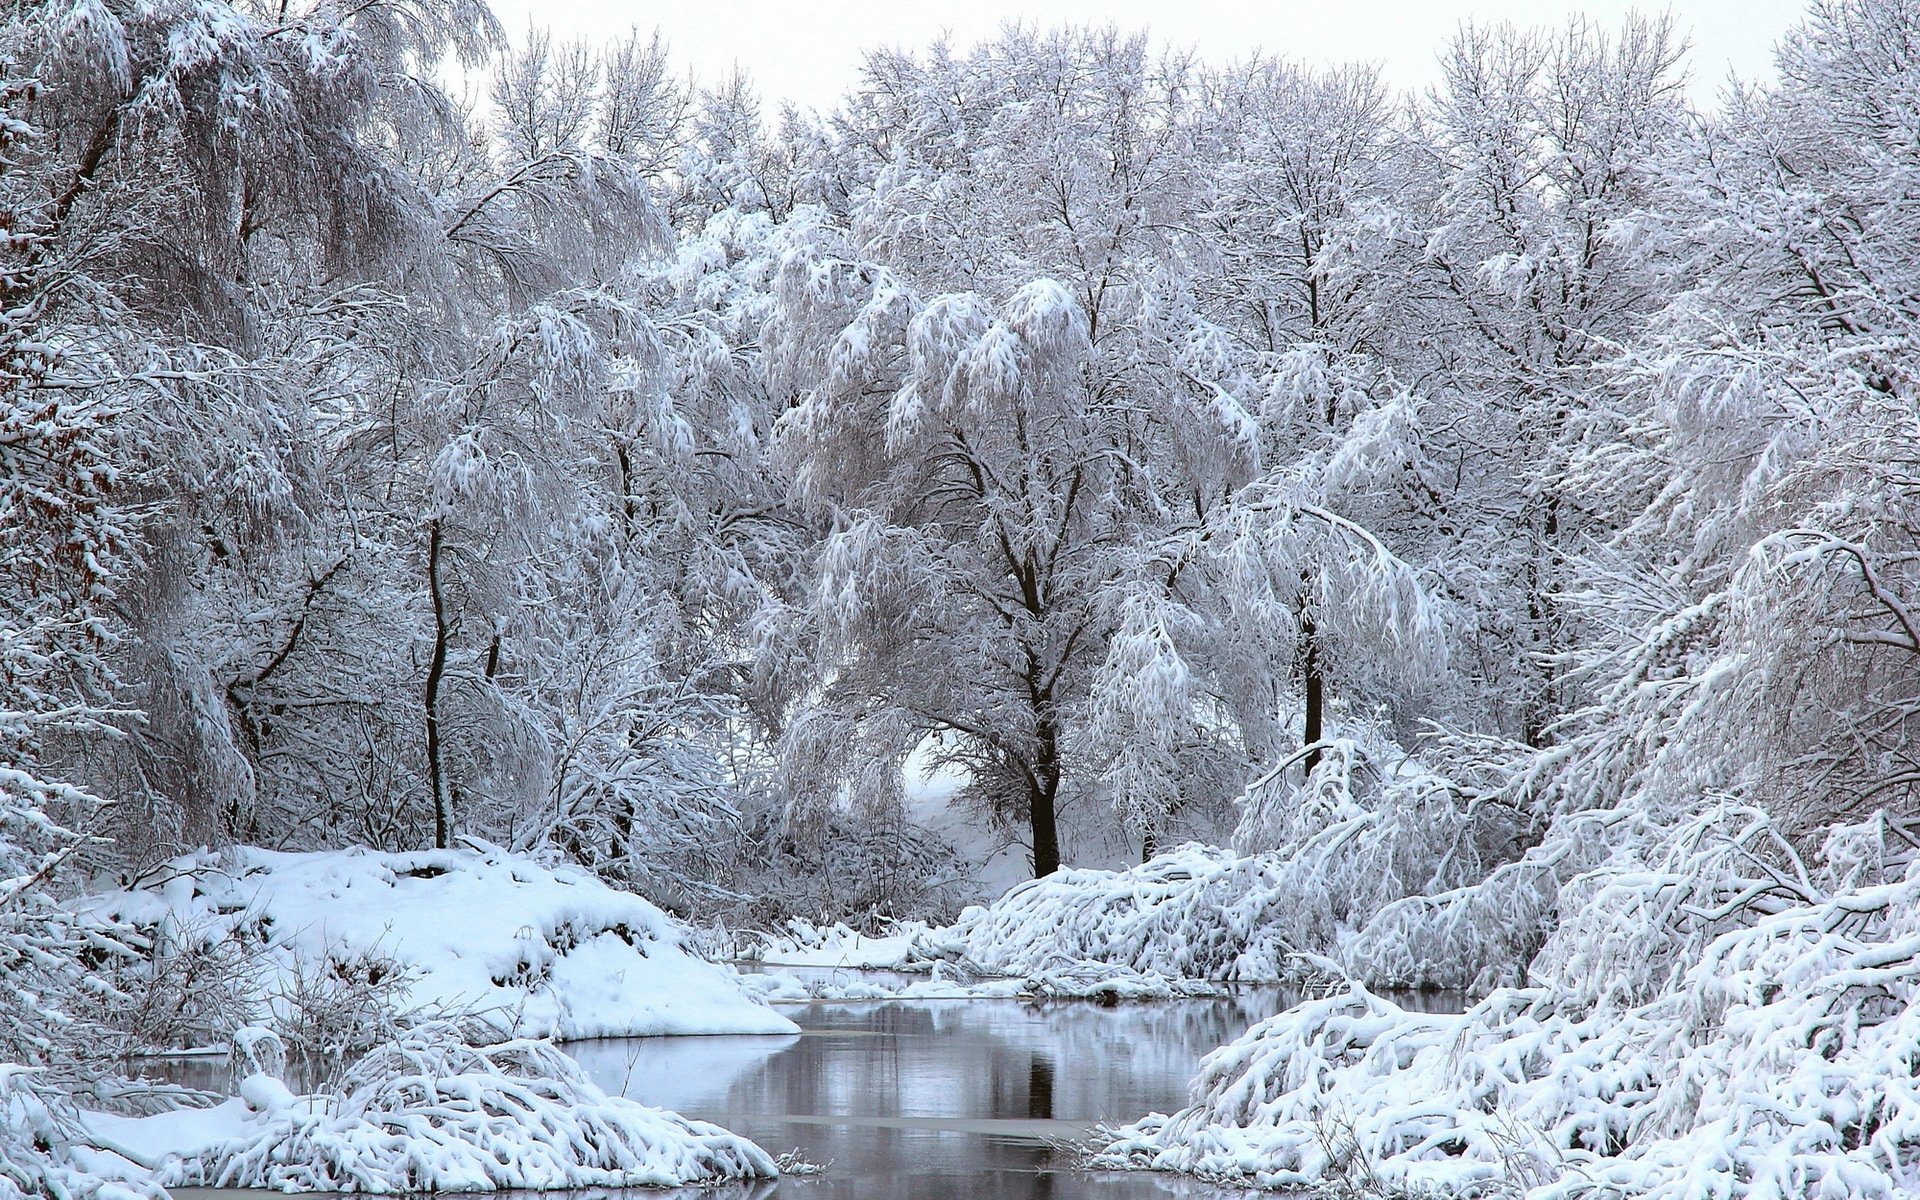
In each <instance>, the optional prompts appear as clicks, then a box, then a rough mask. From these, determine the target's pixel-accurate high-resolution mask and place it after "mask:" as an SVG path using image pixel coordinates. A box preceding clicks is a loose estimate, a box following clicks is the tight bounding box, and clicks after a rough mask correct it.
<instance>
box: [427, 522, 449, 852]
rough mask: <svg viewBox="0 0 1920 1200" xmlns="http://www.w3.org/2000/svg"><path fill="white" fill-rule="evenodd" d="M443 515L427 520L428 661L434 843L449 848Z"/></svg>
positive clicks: (428, 748)
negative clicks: (443, 737)
mask: <svg viewBox="0 0 1920 1200" xmlns="http://www.w3.org/2000/svg"><path fill="white" fill-rule="evenodd" d="M441 549H442V539H441V530H440V518H438V517H435V518H434V519H433V520H431V521H429V522H427V594H428V596H429V597H431V598H432V600H433V657H432V658H431V659H429V660H428V662H427V689H426V703H427V784H428V786H429V787H430V788H432V790H433V845H434V848H435V849H438V850H445V849H446V848H447V841H448V838H449V837H450V835H451V833H452V825H453V814H452V813H451V812H449V811H448V810H449V808H450V807H451V806H450V805H449V804H448V802H447V783H446V771H445V769H444V768H443V766H442V764H441V750H440V681H441V679H442V678H443V677H444V676H445V675H446V672H447V642H448V640H449V637H450V634H449V630H448V628H447V605H446V597H445V596H444V595H442V594H441V591H440V553H441Z"/></svg>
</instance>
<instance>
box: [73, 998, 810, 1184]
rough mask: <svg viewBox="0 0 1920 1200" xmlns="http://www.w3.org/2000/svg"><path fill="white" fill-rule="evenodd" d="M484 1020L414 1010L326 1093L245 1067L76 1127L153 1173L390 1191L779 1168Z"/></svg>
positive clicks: (749, 1174) (194, 1179)
mask: <svg viewBox="0 0 1920 1200" xmlns="http://www.w3.org/2000/svg"><path fill="white" fill-rule="evenodd" d="M484 1034H485V1031H484V1030H483V1029H475V1028H472V1027H465V1028H463V1027H462V1026H460V1025H459V1024H457V1023H455V1022H450V1021H435V1022H427V1023H424V1024H422V1025H419V1026H417V1027H415V1028H413V1029H411V1030H409V1031H407V1032H406V1033H405V1034H404V1035H402V1036H400V1037H399V1038H397V1039H395V1040H394V1041H392V1042H390V1043H388V1044H386V1045H383V1046H381V1047H379V1048H378V1049H376V1050H374V1051H373V1052H372V1053H370V1054H368V1055H367V1056H365V1057H364V1058H362V1059H360V1060H359V1061H358V1062H357V1063H355V1064H354V1065H353V1066H352V1067H351V1068H349V1069H348V1071H347V1073H346V1075H345V1077H344V1079H343V1081H342V1085H341V1087H340V1089H339V1091H338V1093H337V1094H329V1095H324V1096H295V1095H294V1094H293V1093H292V1092H290V1091H289V1090H288V1089H287V1087H286V1085H285V1084H284V1083H283V1082H281V1080H280V1079H279V1078H278V1077H277V1076H276V1075H274V1074H273V1073H271V1072H270V1071H259V1072H256V1073H255V1074H253V1075H250V1076H249V1077H247V1078H246V1079H245V1080H243V1081H242V1083H241V1085H240V1093H241V1097H242V1098H241V1099H238V1100H232V1101H228V1102H227V1103H226V1104H224V1105H221V1106H220V1107H219V1108H217V1109H214V1110H210V1111H207V1112H178V1113H169V1114H163V1115H161V1116H157V1117H150V1118H145V1119H139V1118H116V1117H109V1116H105V1115H102V1114H93V1115H92V1116H91V1118H90V1122H89V1125H90V1132H91V1134H92V1136H93V1139H94V1140H95V1141H96V1143H97V1144H99V1145H101V1146H104V1147H109V1148H112V1149H114V1150H117V1151H118V1153H119V1155H120V1156H121V1157H122V1158H124V1159H125V1160H128V1161H129V1162H131V1163H134V1164H137V1165H139V1166H141V1167H144V1168H146V1169H148V1170H150V1171H151V1172H152V1178H153V1179H154V1181H156V1182H157V1183H159V1184H162V1185H164V1186H168V1187H244V1188H271V1189H274V1190H276V1191H288V1192H311V1191H347V1192H369V1193H376V1194H386V1195H391V1194H396V1193H401V1192H419V1191H494V1190H499V1189H506V1188H524V1189H553V1188H578V1187H674V1186H681V1185H686V1184H696V1183H711V1182H717V1181H721V1180H728V1179H741V1178H756V1177H767V1176H773V1175H775V1174H777V1173H778V1167H777V1165H776V1163H775V1161H774V1159H773V1158H771V1157H770V1156H769V1155H768V1154H767V1153H766V1152H765V1151H763V1150H761V1149H760V1148H759V1147H758V1146H756V1145H754V1144H753V1143H752V1142H750V1141H748V1140H746V1139H745V1138H741V1137H738V1136H736V1135H734V1134H732V1133H729V1132H727V1131H726V1130H724V1129H721V1128H719V1127H718V1126H715V1125H710V1124H707V1123H706V1122H703V1121H694V1120H689V1119H687V1118H684V1117H681V1116H679V1115H678V1114H676V1113H672V1112H668V1111H665V1110H663V1109H657V1108H650V1107H648V1106H646V1105H643V1104H639V1103H637V1102H635V1101H632V1100H628V1099H626V1098H624V1097H620V1096H611V1095H609V1094H607V1093H606V1092H605V1091H603V1090H602V1089H601V1088H600V1087H599V1086H598V1085H596V1084H595V1083H593V1082H592V1080H590V1079H588V1078H587V1076H586V1075H585V1074H584V1073H583V1072H582V1071H581V1070H580V1068H579V1067H578V1066H577V1065H576V1064H575V1063H574V1061H573V1060H572V1059H571V1058H569V1057H568V1056H567V1055H565V1054H563V1053H561V1052H560V1051H559V1050H557V1049H555V1048H554V1046H553V1045H552V1044H551V1043H550V1042H547V1041H544V1040H537V1039H509V1040H504V1041H491V1042H489V1041H488V1040H487V1039H486V1038H485V1036H484ZM104 1165H105V1164H104V1163H102V1164H96V1169H98V1168H99V1167H101V1166H104Z"/></svg>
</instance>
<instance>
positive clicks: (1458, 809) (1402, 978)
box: [913, 737, 1537, 987]
mask: <svg viewBox="0 0 1920 1200" xmlns="http://www.w3.org/2000/svg"><path fill="white" fill-rule="evenodd" d="M1241 809H1242V813H1243V818H1242V821H1241V828H1240V831H1239V833H1238V835H1237V837H1236V840H1237V841H1238V842H1239V844H1240V846H1241V847H1242V849H1240V850H1233V849H1225V848H1217V847H1209V846H1202V845H1198V844H1188V845H1185V846H1181V847H1179V848H1177V849H1174V850H1171V851H1168V852H1167V853H1164V854H1161V855H1159V856H1157V857H1155V858H1153V859H1152V860H1150V861H1148V862H1146V863H1143V864H1141V865H1139V866H1136V867H1132V868H1129V869H1127V870H1124V871H1096V870H1062V871H1059V872H1056V873H1054V874H1053V875H1050V876H1048V877H1047V878H1045V879H1041V880H1034V881H1031V882H1028V883H1024V884H1021V885H1020V886H1018V887H1015V888H1013V889H1012V890H1010V891H1009V892H1007V894H1006V895H1004V896H1002V897H1001V898H1000V899H998V900H996V901H994V902H993V903H992V904H990V905H987V906H985V907H975V908H969V909H967V910H966V911H965V912H963V913H962V914H961V915H960V919H959V920H958V921H956V922H955V923H954V924H953V925H952V926H950V927H948V928H946V929H944V930H929V931H922V932H920V933H918V934H917V935H916V938H915V939H914V943H913V948H914V950H915V952H916V953H919V954H928V955H933V956H936V957H946V958H952V959H958V960H962V961H965V962H966V963H968V964H970V965H971V966H972V967H974V968H975V969H977V970H979V971H981V972H984V973H988V974H994V975H1011V976H1029V975H1041V974H1046V973H1049V972H1057V971H1059V970H1061V969H1062V968H1064V967H1071V966H1073V965H1075V964H1087V963H1092V964H1102V965H1106V966H1112V967H1124V968H1128V969H1131V970H1133V971H1137V972H1140V973H1142V974H1143V975H1150V976H1160V977H1165V978H1169V979H1208V980H1227V981H1247V982H1274V981H1281V982H1299V981H1304V980H1309V979H1315V978H1321V977H1324V976H1326V975H1328V974H1334V975H1352V976H1354V977H1358V978H1362V979H1366V980H1367V981H1369V982H1374V983H1377V984H1392V985H1394V986H1401V987H1422V986H1428V987H1437V986H1444V987H1457V986H1459V984H1458V982H1457V981H1456V980H1455V979H1454V978H1453V977H1452V974H1451V972H1454V971H1455V970H1456V968H1455V967H1454V965H1453V963H1452V961H1451V960H1447V961H1442V960H1439V959H1435V958H1434V957H1433V956H1430V955H1426V954H1424V953H1421V952H1419V950H1418V943H1400V942H1391V944H1390V945H1387V946H1384V947H1383V946H1382V945H1381V944H1380V943H1382V942H1383V941H1389V940H1390V929H1391V927H1389V928H1388V929H1387V930H1378V929H1371V928H1370V926H1369V923H1370V922H1371V921H1373V920H1374V919H1375V918H1376V917H1378V916H1379V915H1380V914H1381V913H1382V912H1384V911H1387V910H1389V909H1390V908H1391V907H1392V906H1393V905H1395V904H1396V903H1398V902H1400V901H1402V900H1406V899H1408V898H1409V897H1420V896H1424V895H1430V894H1436V893H1440V894H1444V893H1446V892H1448V891H1450V890H1452V889H1457V888H1462V887H1466V886H1468V885H1471V884H1474V883H1478V882H1479V881H1481V880H1482V879H1483V878H1484V877H1485V875H1486V872H1487V870H1488V869H1489V867H1490V866H1493V865H1496V864H1499V863H1501V862H1502V861H1504V860H1505V859H1507V858H1510V857H1512V856H1513V855H1514V854H1516V853H1517V852H1518V851H1517V848H1516V840H1515V830H1514V827H1513V823H1512V822H1511V821H1509V820H1508V819H1506V817H1504V816H1503V815H1502V814H1501V813H1500V812H1499V811H1497V810H1495V809H1493V808H1491V807H1486V806H1476V805H1474V804H1472V803H1470V802H1469V801H1468V800H1467V798H1465V797H1464V796H1463V795H1462V793H1461V791H1460V789H1459V788H1457V787H1456V786H1454V785H1453V784H1452V783H1450V782H1449V781H1448V780H1446V779H1444V778H1442V777H1441V776H1439V775H1437V774H1435V773H1433V772H1431V771H1428V770H1426V769H1424V768H1422V767H1420V766H1419V765H1418V764H1417V763H1415V762H1414V761H1413V760H1411V759H1409V758H1408V757H1407V756H1406V755H1405V754H1404V753H1401V752H1398V751H1397V750H1396V749H1395V748H1394V747H1392V746H1391V745H1390V744H1389V743H1387V742H1385V741H1384V740H1383V739H1380V738H1378V737H1355V738H1345V739H1340V740H1337V741H1334V742H1332V743H1330V745H1329V746H1328V748H1327V750H1326V752H1325V754H1324V756H1323V758H1322V761H1321V762H1320V763H1319V765H1318V766H1316V767H1315V769H1314V770H1313V771H1312V772H1310V773H1308V774H1307V775H1306V776H1305V778H1304V779H1303V778H1302V777H1301V775H1300V773H1299V771H1298V770H1297V769H1289V768H1284V767H1283V768H1280V769H1276V770H1275V771H1273V772H1272V773H1270V774H1269V775H1268V776H1266V777H1265V778H1263V779H1261V780H1258V781H1256V782H1255V784H1254V785H1253V786H1252V787H1250V788H1249V789H1248V791H1247V794H1246V795H1245V796H1244V797H1243V798H1242V800H1241ZM1487 928H1488V929H1489V930H1492V929H1496V928H1498V926H1497V924H1489V925H1488V926H1487ZM1418 932H1419V934H1420V935H1421V936H1425V935H1426V933H1427V931H1426V930H1425V929H1421V930H1419V931H1418ZM1536 940H1537V939H1536ZM1356 946H1358V947H1360V948H1362V949H1363V950H1364V951H1365V955H1364V957H1359V956H1356V955H1354V954H1353V953H1351V951H1352V950H1353V949H1354V948H1355V947H1356ZM1409 964H1411V968H1410V966H1409ZM1376 968H1377V970H1378V971H1379V977H1378V978H1376V977H1374V976H1373V975H1372V974H1370V973H1369V972H1370V971H1371V970H1373V969H1376Z"/></svg>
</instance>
